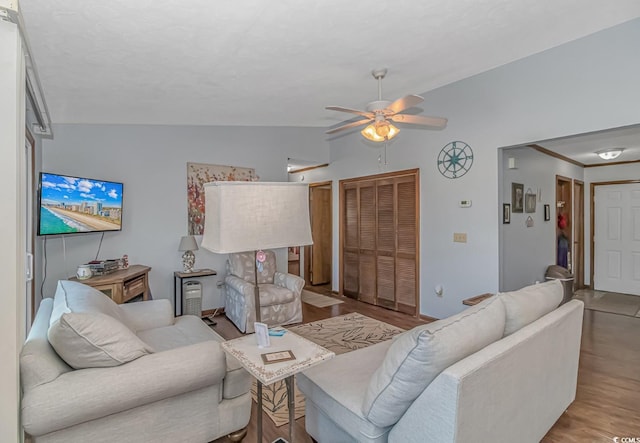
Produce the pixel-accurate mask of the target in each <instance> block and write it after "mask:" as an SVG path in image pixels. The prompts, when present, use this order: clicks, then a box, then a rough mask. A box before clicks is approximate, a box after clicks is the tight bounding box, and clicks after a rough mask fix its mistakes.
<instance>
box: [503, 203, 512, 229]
mask: <svg viewBox="0 0 640 443" xmlns="http://www.w3.org/2000/svg"><path fill="white" fill-rule="evenodd" d="M502 223H503V224H505V225H507V224H509V223H511V205H510V204H509V203H503V204H502Z"/></svg>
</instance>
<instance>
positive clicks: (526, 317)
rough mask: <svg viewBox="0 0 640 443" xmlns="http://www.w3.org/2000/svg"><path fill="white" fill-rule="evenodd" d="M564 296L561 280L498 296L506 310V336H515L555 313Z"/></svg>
mask: <svg viewBox="0 0 640 443" xmlns="http://www.w3.org/2000/svg"><path fill="white" fill-rule="evenodd" d="M563 295H564V289H563V287H562V283H561V282H560V280H551V281H548V282H545V283H540V284H537V285H532V286H527V287H524V288H522V289H519V290H517V291H513V292H502V293H500V294H498V297H499V298H500V299H501V300H502V303H504V307H505V310H506V322H505V326H504V335H505V336H507V335H510V334H513V333H514V332H516V331H517V330H518V329H520V328H522V327H524V326H526V325H528V324H529V323H533V322H534V321H536V320H537V319H539V318H540V317H542V316H543V315H546V314H548V313H549V312H551V311H553V310H554V309H555V308H557V307H558V306H559V305H560V302H561V301H562V297H563Z"/></svg>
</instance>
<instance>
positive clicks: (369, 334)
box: [251, 313, 404, 426]
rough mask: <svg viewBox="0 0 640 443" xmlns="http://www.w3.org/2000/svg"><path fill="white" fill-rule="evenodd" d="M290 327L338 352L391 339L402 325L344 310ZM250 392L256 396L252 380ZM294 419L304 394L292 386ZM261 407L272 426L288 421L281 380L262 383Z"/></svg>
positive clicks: (284, 388)
mask: <svg viewBox="0 0 640 443" xmlns="http://www.w3.org/2000/svg"><path fill="white" fill-rule="evenodd" d="M288 329H289V330H290V331H293V332H295V333H296V334H298V335H300V336H302V337H304V338H306V339H308V340H311V341H313V342H315V343H318V344H319V345H320V346H324V347H325V348H327V349H329V350H331V351H333V352H335V353H336V355H338V354H344V353H346V352H350V351H354V350H356V349H361V348H366V347H367V346H371V345H373V344H376V343H380V342H383V341H386V340H389V339H391V338H392V337H393V336H394V335H397V334H399V333H401V332H404V329H401V328H398V327H396V326H392V325H390V324H388V323H384V322H381V321H378V320H375V319H373V318H369V317H367V316H365V315H362V314H357V313H355V314H345V315H340V316H338V317H333V318H328V319H326V320H318V321H314V322H311V323H306V324H302V325H298V326H293V327H290V328H288ZM251 394H252V396H253V399H254V401H255V400H256V398H257V396H256V383H255V382H254V383H253V386H252V388H251ZM295 395H296V415H295V416H296V419H298V418H300V417H302V416H304V395H303V394H302V393H301V392H300V391H298V388H297V386H296V388H295ZM262 409H263V410H264V411H265V412H266V413H267V415H268V416H269V418H271V420H273V422H274V423H275V424H276V426H282V425H284V424H287V423H289V408H288V407H287V388H286V386H285V384H284V381H279V382H276V383H273V384H271V385H268V386H263V387H262Z"/></svg>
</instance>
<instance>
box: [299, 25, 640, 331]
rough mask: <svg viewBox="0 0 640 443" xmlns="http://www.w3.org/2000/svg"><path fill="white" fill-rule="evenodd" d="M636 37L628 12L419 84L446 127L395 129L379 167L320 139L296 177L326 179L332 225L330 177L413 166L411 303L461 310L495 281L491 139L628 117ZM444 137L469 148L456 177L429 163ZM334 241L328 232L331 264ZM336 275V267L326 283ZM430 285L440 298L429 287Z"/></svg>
mask: <svg viewBox="0 0 640 443" xmlns="http://www.w3.org/2000/svg"><path fill="white" fill-rule="evenodd" d="M638 41H640V20H634V21H631V22H628V23H625V24H623V25H620V26H617V27H615V28H611V29H609V30H605V31H602V32H599V33H597V34H593V35H591V36H588V37H585V38H582V39H579V40H576V41H574V42H571V43H568V44H565V45H563V46H560V47H557V48H554V49H551V50H548V51H545V52H542V53H540V54H537V55H534V56H531V57H528V58H526V59H522V60H519V61H517V62H514V63H510V64H508V65H505V66H502V67H499V68H496V69H494V70H492V71H488V72H486V73H483V74H480V75H477V76H475V77H471V78H468V79H465V80H462V81H459V82H457V83H454V84H451V85H448V86H445V87H442V88H439V89H437V90H435V91H432V92H428V93H426V94H424V97H425V102H424V106H422V107H423V109H424V111H425V112H424V113H425V114H426V115H441V116H445V117H448V118H449V124H448V126H447V128H446V129H444V130H442V131H432V130H424V129H411V128H402V132H401V133H400V135H399V136H398V137H396V138H395V139H394V140H393V141H392V143H390V144H389V147H388V150H387V159H388V165H382V166H381V165H380V164H379V162H378V156H379V155H380V152H381V150H380V148H371V147H370V146H367V145H365V143H363V141H362V137H361V136H360V135H359V134H357V133H352V134H348V135H345V136H342V137H339V138H336V139H334V140H330V141H329V146H330V152H331V153H330V155H331V157H330V159H331V165H330V166H329V167H328V168H325V169H318V170H315V171H309V172H308V173H305V181H308V182H312V181H320V180H327V179H333V180H335V183H334V202H335V203H334V205H335V206H334V216H335V219H334V232H338V231H337V230H336V228H337V217H338V185H337V181H338V180H339V179H342V178H348V177H355V176H359V175H367V174H375V173H378V172H381V171H386V170H389V171H391V170H401V169H407V168H415V167H419V168H420V169H421V172H420V177H421V188H420V196H421V201H420V204H421V211H420V220H421V226H420V239H421V241H420V252H421V262H420V264H421V269H420V304H421V307H420V311H421V313H422V314H426V315H431V316H434V317H439V318H441V317H445V316H448V315H451V314H453V313H455V312H458V311H460V310H462V309H463V305H462V304H461V301H462V300H463V299H465V298H467V297H471V296H473V295H477V294H481V293H483V292H495V291H497V290H498V289H499V281H500V266H499V257H500V251H499V227H500V224H501V222H502V220H501V219H502V198H501V197H500V196H499V191H498V192H496V191H497V190H499V179H498V177H499V174H500V171H501V168H502V165H501V164H500V159H499V155H498V148H502V147H511V146H521V145H523V144H526V143H530V142H533V141H537V140H546V139H553V138H557V137H561V136H567V135H573V134H581V133H584V132H591V131H596V130H602V129H608V128H614V127H620V126H626V125H631V124H636V123H638V122H639V121H640V88H638V86H637V79H638V78H639V77H640V57H638V50H637V42H638ZM407 92H408V93H410V92H418V91H407ZM347 105H348V104H347ZM352 105H353V106H355V105H357V104H352ZM453 140H462V141H465V142H466V143H468V144H469V145H471V147H472V148H473V150H474V154H475V160H474V164H473V168H472V169H471V171H470V172H469V173H467V174H466V175H465V176H464V177H462V178H459V179H457V180H449V179H447V178H444V177H442V176H441V175H440V173H439V172H438V170H437V165H436V161H437V156H438V152H439V151H440V150H441V149H442V147H443V146H444V145H446V144H447V143H449V142H450V141H453ZM462 199H471V200H472V201H473V205H472V207H471V208H468V209H462V208H459V207H458V202H459V200H462ZM454 232H466V233H467V234H468V242H467V243H466V244H460V243H453V241H452V237H453V233H454ZM338 241H339V239H338V238H337V235H336V236H335V241H334V257H333V258H334V263H338V253H339V252H338V251H339V248H338V245H339V243H338ZM543 254H546V253H543ZM544 257H545V260H546V257H547V256H546V255H545V256H544ZM536 266H537V267H538V268H540V267H541V266H542V265H541V264H538V265H536ZM537 272H538V271H537ZM531 279H532V277H530V276H527V277H526V280H529V281H530V280H531ZM523 281H525V280H524V279H523ZM338 284H339V282H338V268H337V267H336V269H335V270H334V283H333V285H334V289H337V287H338ZM439 284H441V285H443V287H444V293H443V296H442V297H438V296H437V295H436V294H435V292H434V287H435V286H436V285H439Z"/></svg>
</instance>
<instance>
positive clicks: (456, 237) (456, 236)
mask: <svg viewBox="0 0 640 443" xmlns="http://www.w3.org/2000/svg"><path fill="white" fill-rule="evenodd" d="M453 241H454V242H455V243H466V242H467V233H466V232H454V233H453Z"/></svg>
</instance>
